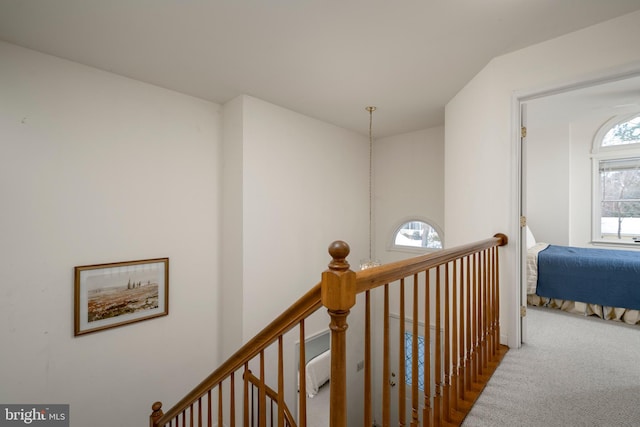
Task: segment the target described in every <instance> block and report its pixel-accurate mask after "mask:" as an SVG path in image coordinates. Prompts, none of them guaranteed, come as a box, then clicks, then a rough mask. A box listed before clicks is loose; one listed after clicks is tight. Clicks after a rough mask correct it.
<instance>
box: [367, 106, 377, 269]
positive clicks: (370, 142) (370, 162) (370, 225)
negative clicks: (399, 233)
mask: <svg viewBox="0 0 640 427" xmlns="http://www.w3.org/2000/svg"><path fill="white" fill-rule="evenodd" d="M375 110H376V107H367V111H368V112H369V260H373V132H372V128H373V112H374V111H375Z"/></svg>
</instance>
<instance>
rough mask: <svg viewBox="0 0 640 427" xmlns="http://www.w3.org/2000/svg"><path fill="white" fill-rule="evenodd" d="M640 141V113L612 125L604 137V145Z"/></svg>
mask: <svg viewBox="0 0 640 427" xmlns="http://www.w3.org/2000/svg"><path fill="white" fill-rule="evenodd" d="M637 143H640V115H638V116H636V117H634V118H632V119H631V120H627V121H625V122H622V123H619V124H617V125H615V126H614V127H612V128H611V129H610V130H609V132H607V133H606V134H605V135H604V137H603V138H602V146H603V147H610V146H614V145H626V144H637Z"/></svg>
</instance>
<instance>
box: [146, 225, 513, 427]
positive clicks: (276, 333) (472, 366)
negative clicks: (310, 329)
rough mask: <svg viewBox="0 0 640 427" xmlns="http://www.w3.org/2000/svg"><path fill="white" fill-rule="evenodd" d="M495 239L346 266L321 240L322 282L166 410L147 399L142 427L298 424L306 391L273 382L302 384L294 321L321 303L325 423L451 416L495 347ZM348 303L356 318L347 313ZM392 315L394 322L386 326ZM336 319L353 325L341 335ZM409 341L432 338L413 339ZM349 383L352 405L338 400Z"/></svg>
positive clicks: (336, 249)
mask: <svg viewBox="0 0 640 427" xmlns="http://www.w3.org/2000/svg"><path fill="white" fill-rule="evenodd" d="M507 241H508V240H507V237H506V236H505V235H503V234H498V235H496V236H494V237H492V238H489V239H486V240H482V241H479V242H475V243H470V244H467V245H463V246H459V247H456V248H452V249H445V250H441V251H438V252H433V253H430V254H427V255H423V256H419V257H415V258H411V259H408V260H403V261H399V262H395V263H391V264H386V265H382V266H379V267H373V268H370V269H367V270H362V271H359V272H353V271H351V270H350V267H349V263H348V262H347V259H346V258H347V256H348V254H349V246H348V245H347V244H346V243H345V242H342V241H337V242H334V243H332V244H331V245H330V247H329V254H330V255H331V258H332V260H331V262H330V263H329V268H328V269H327V270H326V271H324V272H323V273H322V281H321V282H320V283H318V284H317V285H315V286H314V287H312V288H311V289H310V290H309V291H308V292H307V293H306V294H305V295H303V296H302V297H301V298H300V299H299V300H298V301H296V302H295V303H294V304H293V305H292V306H291V307H289V309H287V310H286V311H285V312H284V313H282V314H281V315H280V316H279V317H278V318H276V319H275V320H273V321H272V322H271V323H270V324H269V325H268V326H266V327H265V328H264V329H263V330H262V331H261V332H260V333H258V334H257V335H256V336H255V337H254V338H253V339H251V340H250V341H249V342H247V343H246V344H245V345H243V346H242V347H241V348H240V349H239V350H238V351H237V352H236V353H234V354H233V355H232V356H231V357H230V358H229V359H228V360H226V361H225V362H224V363H223V364H222V365H220V366H219V367H218V368H217V369H216V370H215V371H214V372H212V373H211V374H210V375H209V376H208V377H207V378H205V379H204V380H203V381H202V382H201V383H200V384H199V385H197V386H196V387H195V388H194V389H193V390H192V391H191V392H190V393H189V394H187V395H186V396H185V397H184V398H183V399H182V400H180V402H178V403H177V404H175V405H174V406H173V407H171V408H170V409H168V410H167V411H166V412H165V411H163V408H162V403H160V402H155V403H154V404H153V405H152V413H151V415H150V421H149V425H150V427H159V426H171V427H182V426H184V427H187V426H189V427H191V426H207V427H211V426H229V427H233V426H236V425H242V426H258V427H264V426H276V425H277V426H279V427H285V426H291V427H297V426H301V427H306V426H307V407H306V395H305V393H304V392H302V393H297V391H295V392H291V390H290V388H291V387H285V384H291V383H292V382H293V381H295V380H296V379H297V381H298V388H299V389H300V390H306V375H305V371H304V370H305V366H306V364H305V360H306V346H305V339H306V334H305V320H306V319H308V317H309V316H310V315H312V314H313V313H315V312H316V311H317V310H319V309H320V308H321V307H323V306H324V307H325V308H326V310H327V313H328V315H329V328H330V330H331V346H330V348H331V375H330V383H329V384H330V413H329V417H330V425H331V427H346V426H347V425H349V426H355V425H362V426H373V425H374V423H375V424H376V425H382V426H385V427H386V426H390V425H392V424H393V425H400V426H406V425H410V426H412V427H413V426H450V425H451V426H459V425H460V424H461V423H462V421H463V420H464V417H465V416H466V415H467V414H468V413H469V411H470V410H471V407H472V406H473V403H474V402H475V400H476V399H477V398H478V396H479V394H480V393H481V392H482V389H483V388H484V386H485V385H486V383H487V382H488V380H489V378H490V377H491V375H492V374H493V371H494V370H495V369H496V367H497V365H498V364H499V363H500V361H501V360H502V357H503V356H504V354H505V353H506V351H507V347H506V346H503V345H501V344H500V321H499V313H500V281H499V271H500V269H499V258H500V257H499V254H498V247H499V246H503V245H506V244H507ZM356 302H357V304H358V306H357V305H356ZM360 305H361V306H360ZM352 311H353V312H354V313H356V312H357V313H358V315H361V317H359V318H353V319H351V318H350V317H349V315H350V313H351V312H352ZM394 316H395V317H396V318H397V319H398V322H397V323H398V325H399V326H396V328H397V329H394V330H391V328H390V324H391V323H392V321H393V319H394ZM348 320H350V322H351V323H352V325H356V326H357V330H356V331H355V332H356V333H357V335H356V338H354V336H353V334H350V335H349V339H350V341H349V342H347V328H348V326H349V324H348V323H349V322H348ZM360 333H361V335H360ZM395 340H397V341H395ZM292 341H297V342H299V343H300V351H299V360H298V361H297V363H298V366H300V367H301V371H300V373H299V374H298V373H297V372H295V373H291V372H290V371H291V370H290V369H285V366H289V365H290V364H289V363H286V365H285V360H287V362H289V361H288V359H289V357H288V356H289V354H290V352H289V351H285V346H288V345H289V343H291V342H292ZM379 342H380V344H379ZM420 342H424V343H433V344H430V345H423V346H422V349H421V346H420V345H419V344H420ZM285 343H287V344H285ZM409 343H410V344H411V345H409ZM378 344H379V345H378ZM350 348H351V349H354V348H355V349H360V348H361V349H362V351H361V353H362V354H358V355H357V357H358V358H360V357H361V358H362V362H359V363H358V368H360V366H362V370H363V372H362V373H358V374H357V377H358V378H359V377H362V380H361V383H360V385H357V384H354V380H353V378H354V374H353V369H350V370H348V369H347V353H348V350H349V349H350ZM407 349H410V350H407ZM408 374H409V375H408ZM292 376H293V377H294V378H291V377H292ZM295 377H298V378H295ZM408 378H410V379H412V380H411V384H409V383H408V382H407V379H408ZM354 387H355V389H356V390H357V392H358V393H361V394H362V396H358V397H359V399H357V400H362V405H361V407H360V405H358V407H354V405H353V404H349V401H350V396H351V397H352V398H351V400H354V399H353V396H354V394H353V392H354ZM348 389H349V390H350V395H348V394H347V390H348ZM360 397H362V398H361V399H360ZM291 408H294V409H296V411H294V413H296V414H297V416H294V415H293V413H292V411H291ZM347 408H348V411H347Z"/></svg>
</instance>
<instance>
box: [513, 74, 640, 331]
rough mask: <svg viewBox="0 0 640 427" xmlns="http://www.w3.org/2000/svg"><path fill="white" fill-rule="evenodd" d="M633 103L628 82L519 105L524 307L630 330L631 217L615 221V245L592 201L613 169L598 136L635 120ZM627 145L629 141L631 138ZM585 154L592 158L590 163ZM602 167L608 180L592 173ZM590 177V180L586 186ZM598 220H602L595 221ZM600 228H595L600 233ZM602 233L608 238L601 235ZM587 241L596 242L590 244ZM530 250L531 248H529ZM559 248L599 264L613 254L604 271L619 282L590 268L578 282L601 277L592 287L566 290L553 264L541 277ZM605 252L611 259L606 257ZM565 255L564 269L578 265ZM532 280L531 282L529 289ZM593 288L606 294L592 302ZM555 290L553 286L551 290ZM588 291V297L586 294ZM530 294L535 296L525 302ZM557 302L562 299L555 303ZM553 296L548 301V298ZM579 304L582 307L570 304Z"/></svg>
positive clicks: (634, 85)
mask: <svg viewBox="0 0 640 427" xmlns="http://www.w3.org/2000/svg"><path fill="white" fill-rule="evenodd" d="M639 100H640V77H639V76H637V75H632V76H628V77H627V78H622V79H617V80H613V81H608V82H601V83H599V84H594V85H591V86H588V87H582V88H577V89H575V90H571V91H566V92H562V93H556V94H553V95H550V96H545V97H540V98H537V99H532V100H528V101H527V102H526V103H525V104H526V119H527V121H526V125H527V126H526V127H527V135H526V141H525V143H524V144H525V146H526V148H524V149H523V153H524V154H523V158H524V164H525V165H526V166H525V167H524V176H525V179H524V182H525V184H524V185H525V186H526V191H525V192H524V193H525V194H526V195H525V197H524V198H525V200H526V203H525V208H524V211H525V212H526V214H527V223H528V226H529V231H530V233H529V234H528V242H527V246H528V247H530V248H531V249H529V251H528V252H529V254H528V261H527V264H528V266H527V269H528V271H527V274H528V276H529V277H528V282H529V283H528V290H527V294H529V295H528V298H527V300H528V303H529V304H530V305H545V306H550V307H554V308H561V309H563V310H564V311H569V312H573V313H577V314H582V315H585V314H586V315H596V316H598V317H603V318H607V319H616V320H621V321H624V322H626V323H630V324H636V323H638V322H640V315H639V312H638V310H637V309H638V306H637V303H636V302H635V299H636V298H637V294H636V293H635V292H634V291H633V288H634V287H633V282H634V280H633V274H634V272H637V269H638V268H640V267H637V266H636V265H634V264H633V263H635V258H638V259H640V252H637V251H638V250H639V249H640V247H635V245H638V243H634V241H633V237H634V235H633V234H634V233H636V230H635V228H633V222H634V220H635V218H633V216H634V215H637V214H634V213H633V212H630V211H629V209H627V211H629V212H626V213H622V214H621V216H620V222H619V223H620V224H621V235H622V238H621V239H618V237H617V236H616V234H617V233H618V230H617V228H618V218H609V217H610V216H613V214H611V215H609V214H607V213H605V212H604V209H606V208H603V213H602V215H600V214H599V209H600V208H599V206H600V203H599V195H600V194H601V193H603V191H602V192H601V191H598V188H599V187H600V175H601V174H606V173H609V174H611V173H612V172H610V171H611V170H614V172H613V173H614V174H615V173H617V172H615V170H616V169H615V168H610V164H611V158H612V157H613V156H615V155H616V153H615V152H612V151H611V150H612V149H611V147H613V146H609V147H607V148H605V149H599V146H600V144H601V141H602V139H603V136H604V135H605V134H606V133H607V130H609V129H611V128H612V126H614V125H615V124H616V123H619V122H620V121H623V122H626V121H628V120H631V119H633V118H634V117H637V115H638V114H639V113H640V101H639ZM634 125H637V124H636V122H635V121H634V122H632V127H634ZM632 139H637V138H635V136H634V137H633V138H632ZM618 147H619V146H618ZM607 150H608V151H607ZM622 150H623V156H626V157H629V156H633V155H634V154H633V153H632V151H633V148H632V147H631V146H630V144H626V145H624V147H623V149H622ZM598 151H599V154H598V153H597V152H598ZM592 152H594V153H595V155H592ZM618 152H619V150H618ZM549 153H553V154H552V155H550V154H549ZM592 158H593V160H592ZM602 165H607V167H609V169H607V171H609V172H604V171H603V172H598V171H599V170H604V169H606V167H603V166H602ZM592 171H595V172H592ZM594 175H595V178H593V176H594ZM607 182H609V181H607ZM629 188H631V185H630V184H629V182H627V189H626V191H627V194H629V196H627V197H623V198H625V199H627V202H625V203H627V208H630V207H632V203H633V202H630V201H628V198H629V197H631V195H630V190H629ZM616 191H619V190H616ZM596 198H598V200H597V201H596V203H595V209H593V208H592V199H596ZM608 203H609V204H611V203H615V202H608ZM609 213H611V212H609ZM600 217H603V219H602V221H601V220H600ZM592 218H595V221H594V224H592ZM605 218H606V219H605ZM609 223H610V224H609ZM600 225H602V230H601V231H600V230H599V228H600ZM607 227H609V228H611V230H607V229H606V228H607ZM592 233H593V234H592ZM625 233H626V234H627V237H625ZM592 235H593V236H596V237H595V238H592ZM600 236H603V238H600ZM594 240H595V241H597V240H600V242H596V243H595V244H594ZM536 242H537V243H538V244H537V245H535V246H533V244H534V243H536ZM545 244H551V247H550V248H549V250H547V251H544V249H545V248H546V245H545ZM564 247H576V248H592V249H590V250H589V251H588V254H589V255H594V254H597V255H599V256H601V255H603V254H607V253H613V254H614V255H616V258H617V260H615V261H610V263H611V262H612V263H614V264H615V266H614V267H613V269H614V270H615V274H616V276H617V277H620V278H619V279H616V280H614V279H612V275H613V274H614V273H613V272H611V271H610V272H608V273H604V272H603V270H602V268H603V267H601V266H599V267H593V268H594V269H593V270H591V272H590V273H587V274H586V276H587V279H588V278H589V277H595V276H597V275H601V278H602V279H601V280H599V281H598V282H596V281H595V280H594V283H593V285H591V284H590V283H589V281H588V280H587V279H583V280H581V281H576V283H575V284H574V286H575V289H568V288H567V286H570V284H571V281H572V280H571V277H572V275H571V273H566V271H567V267H566V265H567V264H566V263H561V264H559V265H560V268H559V271H557V272H556V275H555V276H554V277H551V276H550V273H549V271H551V270H550V269H553V268H554V267H553V265H554V263H557V261H556V259H551V260H550V259H549V258H546V257H549V256H550V253H551V251H558V250H560V249H562V250H565V248H564ZM559 248H560V249H559ZM593 249H595V251H594V250H593ZM611 249H613V250H618V251H616V252H611V251H610V250H611ZM568 250H569V251H571V254H569V262H578V261H576V260H578V258H576V252H580V250H579V249H568ZM605 250H607V251H606V252H605ZM619 250H623V252H620V251H619ZM537 254H541V255H540V256H541V258H540V259H538V258H537ZM624 255H630V260H631V261H627V260H620V256H624ZM636 255H637V257H636ZM536 262H539V263H543V264H544V266H543V265H540V264H538V265H537V266H536ZM579 262H581V263H583V262H584V260H583V259H582V258H581V259H580V261H579ZM630 263H632V264H630ZM556 265H557V264H556ZM623 265H630V267H629V268H630V269H631V274H630V277H628V278H623V277H622V276H619V274H620V270H621V266H623ZM530 267H533V268H530ZM536 267H540V270H539V271H538V270H537V268H536ZM543 268H544V269H545V270H544V271H545V272H543ZM585 268H586V267H584V264H581V269H582V271H583V273H584V272H585V271H587V270H585ZM565 273H566V274H567V275H565ZM536 274H537V277H538V279H539V281H536ZM563 275H564V277H562V276H563ZM574 277H575V275H574ZM556 279H560V281H562V282H563V284H564V286H565V288H563V289H562V288H558V289H555V288H553V286H556V285H555V283H554V282H553V281H554V280H556ZM599 283H602V285H604V286H606V289H607V290H606V292H602V294H601V295H595V294H596V293H597V292H599V291H600V290H602V289H603V288H604V286H600V285H599ZM550 284H551V287H550ZM536 285H537V286H538V288H537V289H536ZM558 286H560V284H559V282H558ZM590 286H593V287H594V289H591V290H589V287H590ZM541 289H542V290H541ZM536 290H537V293H538V295H533V293H534V292H536ZM588 291H589V292H593V293H594V296H584V295H585V292H588ZM565 292H566V294H565ZM576 294H582V295H583V296H584V297H577V296H576V297H574V298H570V297H569V296H568V295H576ZM561 295H567V296H566V297H565V298H564V300H563V299H560V296H561ZM553 296H555V297H556V298H555V299H554V298H550V297H553ZM545 297H546V298H545ZM590 298H591V299H590ZM616 298H618V299H617V300H616ZM585 299H590V300H589V301H587V302H592V304H585V303H584V300H585ZM581 300H582V301H583V302H574V301H581ZM616 301H618V302H619V303H616ZM629 301H631V302H629ZM596 302H601V304H597V303H596ZM622 305H624V307H622ZM631 306H633V307H631ZM613 307H617V308H616V309H614V308H613ZM625 308H635V310H625Z"/></svg>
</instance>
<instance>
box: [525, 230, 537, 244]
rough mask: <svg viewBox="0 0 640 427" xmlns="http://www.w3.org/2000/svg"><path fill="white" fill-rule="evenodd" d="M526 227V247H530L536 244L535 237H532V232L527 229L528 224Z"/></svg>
mask: <svg viewBox="0 0 640 427" xmlns="http://www.w3.org/2000/svg"><path fill="white" fill-rule="evenodd" d="M526 229H527V249H531V248H532V247H534V246H535V245H536V238H535V237H533V233H532V232H531V230H530V229H529V226H528V225H527V226H526Z"/></svg>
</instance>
